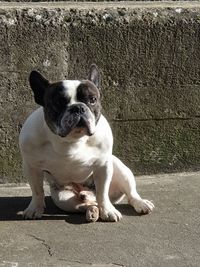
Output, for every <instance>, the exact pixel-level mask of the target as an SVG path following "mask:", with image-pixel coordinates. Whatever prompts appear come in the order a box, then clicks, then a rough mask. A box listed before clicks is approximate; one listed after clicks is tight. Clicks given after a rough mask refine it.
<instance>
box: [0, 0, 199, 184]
mask: <svg viewBox="0 0 200 267" xmlns="http://www.w3.org/2000/svg"><path fill="white" fill-rule="evenodd" d="M43 6H45V5H44V4H43ZM92 62H95V63H96V64H97V65H98V66H99V67H100V69H101V72H102V92H103V108H104V114H106V115H107V117H108V119H109V121H110V122H111V124H112V128H113V130H114V138H115V145H114V152H115V154H117V155H118V156H119V157H120V158H121V159H123V160H124V161H125V162H126V163H127V164H128V165H129V166H130V167H131V168H132V169H133V170H134V172H135V173H153V172H168V171H180V170H189V169H192V170H194V169H198V168H199V159H200V137H199V129H200V106H199V102H200V71H199V70H200V5H199V4H198V3H195V4H193V5H192V4H191V3H190V4H184V3H182V4H181V8H180V3H179V5H178V6H176V4H174V6H171V8H168V7H167V4H165V5H163V7H159V8H158V7H157V6H156V4H154V5H153V7H146V8H142V6H137V5H136V6H135V5H131V4H129V5H126V7H124V6H123V5H122V4H116V5H114V8H113V7H112V8H110V9H109V8H107V9H105V6H104V5H103V4H102V5H99V4H98V5H97V6H95V4H93V5H92V6H90V8H88V6H87V4H85V5H83V4H82V8H81V7H78V5H76V6H74V5H73V8H70V5H69V4H66V5H64V4H62V5H59V4H57V5H56V4H52V5H48V6H47V7H39V5H32V6H29V5H28V4H27V7H24V6H23V8H22V7H20V6H18V8H16V7H15V8H14V7H13V8H8V6H6V5H5V6H2V8H1V9H0V63H1V64H0V76H1V78H0V95H1V96H0V114H1V117H0V132H1V139H0V142H1V147H0V150H1V151H0V169H1V177H2V181H3V182H4V181H17V180H20V179H21V178H20V177H21V168H20V156H19V152H18V146H17V139H18V134H19V130H20V128H21V125H22V124H23V122H24V120H25V117H26V116H27V115H28V114H29V113H30V112H31V110H32V109H33V108H35V107H36V105H35V104H34V103H33V97H32V93H31V91H30V88H29V87H28V82H27V78H28V75H29V72H30V71H31V70H32V69H38V70H40V71H41V72H42V73H43V74H45V75H46V76H47V77H49V78H51V80H57V79H62V78H64V77H68V78H84V77H85V74H86V72H87V69H88V66H89V65H90V64H91V63H92ZM8 177H9V178H8Z"/></svg>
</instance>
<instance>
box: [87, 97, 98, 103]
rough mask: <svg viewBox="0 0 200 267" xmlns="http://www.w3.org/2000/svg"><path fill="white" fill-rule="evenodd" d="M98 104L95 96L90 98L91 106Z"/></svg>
mask: <svg viewBox="0 0 200 267" xmlns="http://www.w3.org/2000/svg"><path fill="white" fill-rule="evenodd" d="M96 102H97V98H96V97H95V96H91V97H90V98H89V104H90V105H95V104H96Z"/></svg>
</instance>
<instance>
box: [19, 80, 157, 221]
mask: <svg viewBox="0 0 200 267" xmlns="http://www.w3.org/2000/svg"><path fill="white" fill-rule="evenodd" d="M67 86H68V85H67ZM70 86H72V83H70ZM72 91H73V90H72ZM19 144H20V150H21V154H22V158H23V168H24V173H25V175H26V176H27V177H28V178H29V183H30V186H31V189H32V201H31V203H30V205H29V206H28V208H27V209H26V210H25V211H24V217H25V218H40V217H41V216H42V214H43V211H44V205H45V204H44V192H43V178H44V175H45V176H48V177H47V178H48V180H50V181H52V183H53V184H56V185H57V186H58V187H57V188H56V189H55V188H53V187H51V193H52V198H53V200H54V202H55V203H56V205H57V206H59V207H60V208H62V209H63V210H66V211H72V210H73V211H76V210H86V208H87V205H85V206H84V205H82V206H81V207H80V205H79V204H80V203H77V200H75V198H74V196H73V194H71V192H67V191H66V190H64V186H65V185H67V184H69V183H71V182H75V183H82V182H84V181H85V180H86V179H88V177H89V176H91V175H92V174H93V176H94V180H95V185H96V198H97V203H98V207H99V210H100V217H101V218H102V219H103V220H105V221H118V220H120V219H121V217H122V216H121V213H120V212H119V211H118V210H117V209H116V208H115V207H114V206H113V205H112V204H111V201H113V202H117V201H118V200H119V199H120V198H121V197H122V195H123V194H126V195H127V197H128V200H129V203H130V204H131V205H132V206H133V207H134V208H135V210H136V211H137V212H144V213H149V212H151V211H152V210H153V208H154V205H153V204H152V203H151V202H150V201H148V200H143V199H141V197H140V196H139V194H138V193H137V191H136V184H135V179H134V176H133V174H132V172H131V171H130V170H129V169H128V168H127V167H126V166H125V165H124V164H123V163H122V162H121V161H120V160H119V159H118V158H116V157H115V156H113V155H112V145H113V137H112V132H111V129H110V126H109V124H108V122H107V120H106V119H105V117H104V116H103V115H101V117H100V119H99V121H98V124H97V126H96V129H95V133H94V135H92V136H90V137H89V136H87V135H82V134H80V136H78V134H77V133H75V132H73V131H72V133H70V134H69V135H68V136H67V137H65V138H62V137H60V136H58V135H55V134H54V133H53V132H51V131H50V129H49V128H48V126H47V124H46V122H45V120H44V115H43V108H39V109H37V110H36V111H35V112H33V113H32V114H31V115H30V116H29V117H28V119H27V120H26V122H25V124H24V126H23V128H22V131H21V133H20V138H19ZM50 184H51V183H50ZM110 200H111V201H110Z"/></svg>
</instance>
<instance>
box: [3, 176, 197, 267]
mask: <svg viewBox="0 0 200 267" xmlns="http://www.w3.org/2000/svg"><path fill="white" fill-rule="evenodd" d="M137 183H138V191H139V192H140V193H141V195H142V196H143V197H145V198H147V199H150V200H153V201H154V203H155V206H156V209H155V211H154V212H153V213H152V214H150V215H144V216H138V215H137V214H136V213H135V212H134V210H133V209H132V208H131V207H129V206H128V205H127V204H126V203H123V204H120V205H117V208H118V209H119V210H120V211H121V212H122V214H123V220H122V221H121V222H118V223H103V222H96V223H91V224H87V223H85V218H84V216H83V215H81V214H76V215H75V214H64V213H62V212H61V211H59V210H58V209H57V208H56V207H55V206H54V205H53V203H52V201H51V199H50V197H47V199H46V204H47V209H46V211H45V215H44V218H43V219H41V220H37V221H30V220H29V221H24V220H22V218H21V216H20V215H18V213H19V212H20V211H22V210H23V209H24V208H25V207H26V206H27V204H28V202H29V201H30V190H29V188H28V187H27V186H26V185H21V186H18V187H16V186H13V185H0V266H3V267H11V266H12V267H21V266H23V267H24V266H31V267H32V266H70V267H71V266H72V267H80V266H84V267H86V266H94V267H100V266H101V267H103V266H105V267H106V266H109V267H112V266H136V267H141V266H142V267H144V266H145V267H148V266H153V267H157V266H158V267H167V266H169V267H173V266H176V267H184V266H185V267H186V266H187V267H191V266H196V267H197V266H198V267H199V266H200V238H199V237H200V201H199V200H200V194H199V192H200V172H196V173H181V174H180V173H179V174H165V175H154V176H141V177H137Z"/></svg>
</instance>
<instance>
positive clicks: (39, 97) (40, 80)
mask: <svg viewBox="0 0 200 267" xmlns="http://www.w3.org/2000/svg"><path fill="white" fill-rule="evenodd" d="M29 83H30V86H31V89H32V90H33V93H34V99H35V102H36V103H37V104H39V105H41V106H44V93H45V89H46V88H47V87H48V86H49V81H47V80H46V79H45V78H44V77H43V76H42V75H41V74H40V73H39V72H37V71H35V70H34V71H32V72H31V74H30V76H29Z"/></svg>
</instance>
